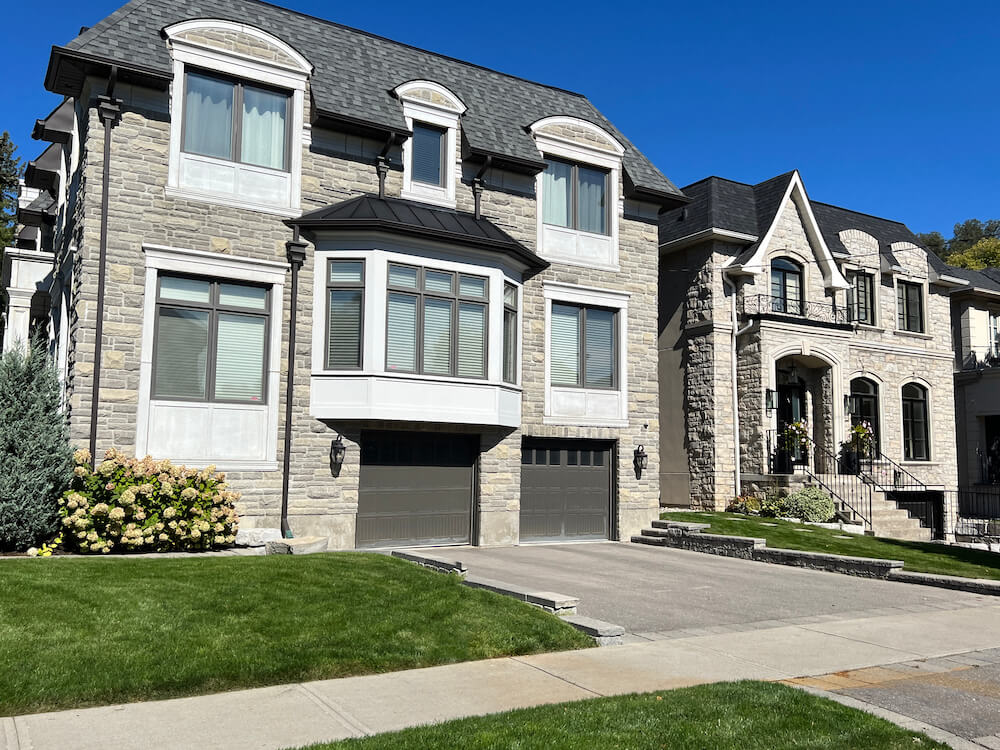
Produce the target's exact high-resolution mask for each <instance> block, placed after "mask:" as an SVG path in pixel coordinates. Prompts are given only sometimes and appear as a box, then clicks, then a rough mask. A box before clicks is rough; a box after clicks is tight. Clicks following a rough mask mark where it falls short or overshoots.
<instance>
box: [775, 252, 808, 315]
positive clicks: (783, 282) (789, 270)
mask: <svg viewBox="0 0 1000 750" xmlns="http://www.w3.org/2000/svg"><path fill="white" fill-rule="evenodd" d="M771 308H772V309H773V310H774V312H779V313H787V314H789V315H801V314H802V267H801V266H800V265H799V264H798V263H795V262H794V261H791V260H788V259H787V258H775V259H774V260H773V261H771Z"/></svg>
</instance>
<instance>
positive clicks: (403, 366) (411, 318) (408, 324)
mask: <svg viewBox="0 0 1000 750" xmlns="http://www.w3.org/2000/svg"><path fill="white" fill-rule="evenodd" d="M386 329H387V330H386V337H387V347H386V359H385V366H386V369H387V370H398V371H403V372H413V371H414V370H416V369H417V298H416V297H411V296H409V295H408V294H390V295H389V312H388V315H387V316H386Z"/></svg>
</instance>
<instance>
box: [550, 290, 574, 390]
mask: <svg viewBox="0 0 1000 750" xmlns="http://www.w3.org/2000/svg"><path fill="white" fill-rule="evenodd" d="M579 313H580V311H579V308H576V307H570V306H568V305H552V332H551V336H552V340H551V342H550V344H549V349H550V353H551V356H552V363H551V371H552V372H551V376H552V384H553V385H580V314H579Z"/></svg>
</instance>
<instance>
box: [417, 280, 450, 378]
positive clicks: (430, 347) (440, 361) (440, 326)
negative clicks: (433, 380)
mask: <svg viewBox="0 0 1000 750" xmlns="http://www.w3.org/2000/svg"><path fill="white" fill-rule="evenodd" d="M452 304H453V303H452V302H451V301H450V300H442V299H433V298H428V299H426V300H424V372H426V373H429V374H432V375H450V374H451V333H452V332H451V318H452Z"/></svg>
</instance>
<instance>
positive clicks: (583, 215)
mask: <svg viewBox="0 0 1000 750" xmlns="http://www.w3.org/2000/svg"><path fill="white" fill-rule="evenodd" d="M545 165H546V166H545V172H544V174H543V175H542V220H543V221H544V223H546V224H551V225H553V226H558V227H566V228H567V229H578V230H580V231H582V232H590V233H592V234H608V224H609V215H608V212H609V203H608V182H609V179H608V177H609V174H610V173H609V172H608V171H606V170H603V169H596V168H594V167H588V166H584V165H582V164H573V163H571V162H566V161H561V160H559V159H546V162H545Z"/></svg>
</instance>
